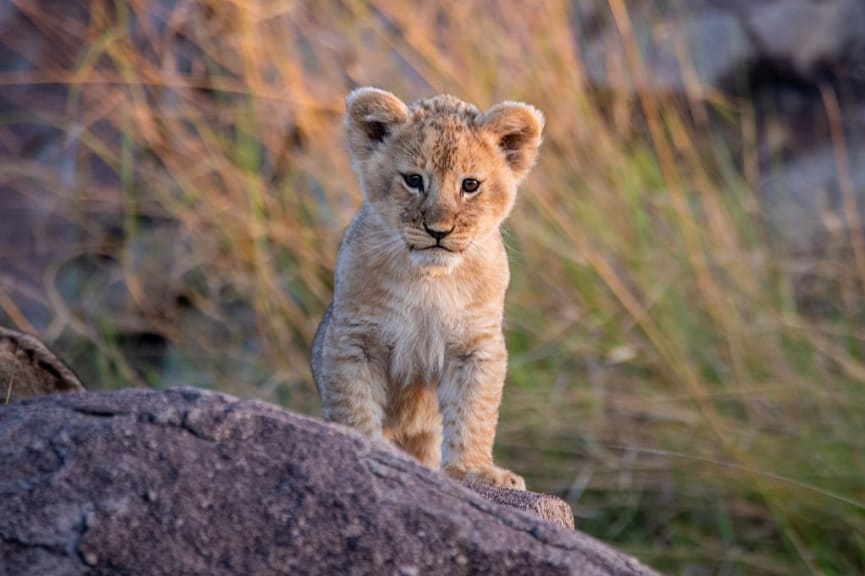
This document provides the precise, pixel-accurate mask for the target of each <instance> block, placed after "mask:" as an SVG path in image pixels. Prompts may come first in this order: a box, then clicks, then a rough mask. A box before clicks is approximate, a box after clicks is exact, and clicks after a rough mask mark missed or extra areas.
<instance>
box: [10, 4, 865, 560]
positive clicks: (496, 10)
mask: <svg viewBox="0 0 865 576" xmlns="http://www.w3.org/2000/svg"><path fill="white" fill-rule="evenodd" d="M15 4H19V3H18V2H15ZM20 5H21V6H22V10H24V9H27V10H30V11H31V12H30V14H29V17H30V18H32V19H33V20H34V21H37V22H40V23H41V24H42V25H43V26H44V29H47V30H51V29H53V28H52V27H60V28H62V29H64V31H65V32H64V33H66V34H69V35H72V36H73V37H76V38H78V40H79V41H80V43H79V46H84V47H85V48H84V49H82V51H81V53H80V56H78V57H77V61H76V65H75V66H74V69H68V70H66V69H62V70H61V69H55V68H52V67H51V66H50V65H45V66H42V67H41V68H40V69H38V70H36V71H34V72H28V73H26V74H22V73H16V74H14V75H13V74H11V73H9V74H7V73H3V76H4V78H5V80H4V82H5V83H6V84H7V85H8V84H10V83H20V84H28V83H32V84H38V83H48V82H50V83H56V84H58V85H60V86H64V87H65V88H66V89H67V90H68V98H67V100H66V103H65V106H63V107H62V109H60V110H56V111H53V112H52V111H45V110H42V109H39V110H37V109H34V110H33V111H32V114H28V116H27V118H22V117H15V118H4V119H3V122H4V123H12V124H14V123H22V122H27V123H35V124H41V125H45V126H48V127H51V128H59V129H60V130H62V131H63V134H64V136H63V138H64V145H63V150H62V151H61V154H62V157H63V158H65V159H67V160H70V162H71V166H72V170H73V171H74V177H73V178H71V179H70V178H66V176H68V174H67V175H66V176H64V174H62V173H59V171H57V170H46V169H45V166H44V163H42V161H41V160H40V159H38V158H24V159H22V158H3V159H0V178H2V180H3V182H4V183H5V184H7V185H9V186H12V187H13V188H17V189H18V190H19V191H22V190H23V191H31V192H32V193H36V194H43V195H44V194H53V195H55V196H56V201H57V203H58V205H62V206H66V207H68V210H66V212H65V213H66V214H67V215H68V224H69V225H71V226H72V227H73V229H74V230H75V231H76V234H75V236H74V241H71V242H64V243H63V244H62V245H57V246H55V247H54V249H53V255H54V261H53V262H52V264H51V266H50V267H49V269H48V271H47V272H46V275H45V286H44V287H43V288H44V289H45V290H47V292H46V294H47V298H48V304H47V305H48V307H49V309H50V310H51V314H52V316H51V318H50V320H51V322H50V325H49V326H48V328H47V329H46V330H45V332H44V333H46V334H48V336H49V337H50V338H57V340H56V342H55V344H56V347H57V348H59V350H60V351H61V353H62V354H63V355H65V356H66V357H67V358H68V359H69V361H70V363H71V364H72V365H73V366H75V367H76V368H77V369H78V371H79V372H80V373H81V375H82V376H83V379H84V380H85V381H89V382H92V383H93V384H94V387H102V388H113V387H118V388H119V387H125V386H130V385H150V386H157V387H160V386H168V385H175V384H179V383H185V384H194V385H199V386H205V387H211V388H216V389H220V390H224V391H227V392H229V393H233V394H237V395H241V396H244V397H258V398H263V399H266V400H270V401H274V402H279V403H281V404H283V405H285V406H286V407H289V408H291V409H294V410H299V411H303V412H307V413H312V414H315V413H316V412H317V410H318V401H317V396H316V392H315V388H314V386H313V384H312V380H311V376H310V373H309V368H308V354H309V349H310V345H311V342H312V339H313V334H314V332H315V329H316V326H317V323H318V320H319V319H320V317H321V315H322V313H323V311H324V309H325V307H326V306H327V304H328V302H329V300H330V295H331V290H332V278H333V276H332V275H333V267H334V264H335V258H336V254H337V248H338V244H339V240H340V237H341V233H342V231H343V229H344V228H345V226H346V225H347V223H348V222H349V220H350V219H351V216H352V215H353V213H354V211H355V210H356V209H357V207H358V206H359V204H360V202H361V198H360V196H359V191H358V186H357V183H356V180H355V178H354V176H353V175H352V173H351V169H350V166H349V162H348V156H347V152H346V151H345V147H344V145H343V140H342V124H341V122H342V121H341V113H342V99H343V97H344V95H345V94H346V93H347V92H348V91H349V90H350V89H351V88H353V87H356V86H360V85H376V86H380V87H384V88H387V89H389V90H391V91H393V92H394V93H396V94H398V95H400V96H402V97H404V98H405V99H407V100H411V99H414V98H417V97H422V96H425V95H429V94H433V93H439V92H450V93H453V94H455V95H457V96H459V97H462V98H464V99H466V100H470V101H473V102H475V103H477V104H478V105H479V106H481V107H484V106H488V105H491V104H493V103H495V102H497V101H499V100H502V99H519V100H525V101H528V102H531V103H533V104H535V105H537V106H538V107H539V108H541V109H542V110H543V111H544V112H545V114H546V116H547V118H548V126H547V130H546V136H545V144H544V147H543V149H542V152H541V158H540V162H539V165H538V166H537V168H536V169H535V171H534V172H533V174H532V175H531V176H530V177H529V179H528V180H527V182H526V183H525V185H524V186H523V189H522V192H521V200H520V202H519V204H518V206H517V209H516V210H515V212H514V214H513V216H512V217H511V219H510V221H509V226H508V234H507V243H508V245H509V247H510V253H511V257H512V271H513V282H512V288H511V291H510V293H509V297H508V308H507V337H508V343H509V349H510V354H511V360H510V374H509V384H508V387H507V388H506V392H505V404H504V406H503V411H502V417H501V424H500V431H499V436H498V442H497V450H498V458H499V459H500V460H501V461H502V464H503V465H505V466H508V467H511V468H512V469H514V470H516V471H519V472H521V473H524V474H525V476H526V478H527V481H528V483H529V486H530V488H532V489H535V490H539V491H545V492H550V493H554V494H559V495H561V496H563V497H565V498H566V499H568V501H569V502H570V503H571V504H572V505H573V508H574V511H575V514H576V517H577V525H578V527H579V528H580V529H582V530H585V531H588V532H590V533H592V534H594V535H596V536H597V537H598V538H600V539H602V540H604V541H607V542H610V543H612V544H614V545H617V546H619V547H620V548H622V549H623V550H625V551H627V552H630V553H632V554H634V555H636V556H637V557H639V558H641V559H643V560H644V561H645V562H647V563H648V564H650V565H652V566H654V567H656V568H657V569H659V570H661V571H664V572H670V573H687V574H694V573H719V574H756V573H761V574H778V575H788V574H817V573H825V574H853V573H863V572H865V458H863V457H862V454H865V415H863V414H865V410H863V408H865V403H863V398H865V395H863V394H865V390H863V386H865V358H863V354H862V350H863V347H862V340H863V339H865V332H863V329H862V322H861V320H862V314H863V304H865V274H863V272H865V271H863V270H860V269H859V268H857V266H856V265H855V259H854V255H855V248H856V245H855V244H856V243H855V242H851V241H850V240H849V239H848V238H847V237H846V235H845V234H844V233H843V232H838V233H837V234H836V238H837V245H836V246H833V247H832V249H831V250H827V251H826V253H825V255H823V256H820V257H813V258H810V259H807V260H803V259H800V258H794V255H792V254H790V253H789V251H787V250H786V249H785V247H784V246H783V245H782V244H780V243H778V242H774V241H772V240H771V238H772V236H771V234H769V233H768V231H767V230H766V226H765V223H764V218H763V214H762V208H761V199H760V196H759V195H758V193H757V183H758V182H759V179H760V176H761V175H760V174H759V173H758V170H757V162H756V161H755V158H756V150H755V147H754V140H755V139H754V138H753V134H754V133H755V130H756V127H755V125H754V113H753V110H752V109H751V108H750V105H749V103H748V102H747V101H732V100H725V99H724V97H722V96H720V95H713V99H712V102H711V104H710V103H708V102H706V101H702V102H698V103H697V104H693V105H689V104H683V103H681V102H680V103H678V104H677V103H674V102H670V101H666V100H662V99H660V98H658V97H657V96H656V95H654V94H652V93H650V92H641V93H640V94H639V98H637V99H631V98H630V97H629V96H626V95H623V94H599V93H597V92H591V91H589V90H587V86H586V82H585V74H584V71H583V65H582V63H581V60H580V56H579V52H578V50H576V49H575V44H574V41H573V35H574V18H573V15H572V13H571V12H572V10H573V9H572V7H571V6H570V3H569V2H566V1H551V2H546V3H544V4H543V8H530V7H529V6H530V5H531V3H527V4H525V5H522V4H511V3H506V2H495V1H489V2H477V3H466V2H459V1H456V0H445V1H442V2H420V1H417V2H415V1H412V2H398V1H396V0H367V1H359V0H358V1H355V0H346V1H343V2H320V3H311V2H310V3H308V5H306V6H305V5H304V4H303V3H297V2H289V1H278V0H272V1H271V0H261V1H255V2H253V1H244V0H233V1H230V2H226V1H219V0H204V1H199V2H187V1H184V0H178V1H177V2H167V1H159V0H114V1H109V0H93V1H92V2H90V8H91V12H90V22H89V23H83V22H71V23H70V22H65V21H64V20H63V17H62V16H60V15H57V14H52V13H47V12H46V13H41V12H38V11H36V10H35V9H32V8H27V7H26V6H30V3H25V2H20ZM610 7H611V8H613V10H612V11H611V17H612V20H611V22H612V25H614V26H616V27H617V28H618V29H619V30H620V31H621V32H622V33H623V37H624V38H625V41H626V44H627V42H629V41H631V42H632V39H630V38H629V28H628V21H627V14H626V13H625V12H624V11H623V9H622V7H621V2H620V1H616V0H610ZM629 54H630V56H631V57H630V59H629V66H630V73H632V74H635V75H637V76H639V74H641V64H640V62H639V57H638V56H637V55H636V53H635V52H630V53H629ZM0 90H2V88H0ZM34 106H35V105H34ZM707 110H708V112H707ZM709 115H711V116H713V117H714V118H715V119H714V120H713V121H712V122H709V121H708V120H707V118H708V116H709ZM710 127H714V128H713V129H712V130H710V129H709V128H710ZM64 178H65V179H64ZM31 192H28V193H31ZM835 217H836V218H837V219H839V220H840V221H842V222H843V221H845V215H844V214H837V215H835ZM0 287H2V285H0ZM40 290H41V289H40ZM4 296H6V294H5V293H4V292H2V291H0V308H2V310H3V313H4V314H5V316H6V318H5V319H4V322H5V323H7V324H8V323H12V324H18V325H19V327H22V328H27V327H28V326H27V325H26V324H27V323H28V320H27V318H26V317H25V315H24V314H22V311H21V310H22V308H21V306H22V303H21V302H20V301H17V302H16V300H15V299H14V298H8V297H4ZM33 298H34V299H37V298H39V296H37V295H35V294H34V296H33ZM815 303H816V304H815Z"/></svg>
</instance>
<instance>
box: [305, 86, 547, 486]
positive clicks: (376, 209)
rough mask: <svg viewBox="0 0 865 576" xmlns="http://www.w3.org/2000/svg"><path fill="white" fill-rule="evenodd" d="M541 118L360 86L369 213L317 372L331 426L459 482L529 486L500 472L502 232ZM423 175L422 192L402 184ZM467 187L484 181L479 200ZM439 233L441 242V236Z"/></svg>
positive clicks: (345, 255)
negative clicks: (408, 100) (409, 100)
mask: <svg viewBox="0 0 865 576" xmlns="http://www.w3.org/2000/svg"><path fill="white" fill-rule="evenodd" d="M543 124H544V120H543V115H542V114H541V113H540V112H539V111H538V110H536V109H535V108H533V107H531V106H529V105H526V104H522V103H518V102H503V103H501V104H498V105H496V106H494V107H492V108H490V109H489V110H487V111H484V112H482V111H480V110H478V109H477V108H476V107H475V106H473V105H471V104H468V103H466V102H463V101H461V100H459V99H457V98H455V97H453V96H447V95H442V96H435V97H433V98H428V99H424V100H419V101H417V102H414V103H413V104H411V105H406V104H405V103H403V102H402V101H401V100H399V99H398V98H397V97H396V96H394V95H393V94H390V93H389V92H384V91H382V90H377V89H375V88H361V89H359V90H356V91H354V92H352V93H351V94H350V95H349V96H348V98H347V100H346V132H347V137H348V143H349V149H350V151H351V155H352V162H353V166H354V169H355V172H356V173H357V175H358V177H359V179H360V184H361V188H362V190H363V194H364V198H365V203H364V205H363V207H362V208H361V210H360V212H359V213H358V214H357V216H356V217H355V219H354V221H353V222H352V224H351V226H350V227H349V230H348V232H347V233H346V236H345V239H344V240H343V243H342V247H341V249H340V254H339V259H338V264H337V270H336V282H335V289H334V301H333V304H332V305H331V306H330V308H329V309H328V311H327V313H326V314H325V317H324V319H323V320H322V322H321V325H320V326H319V329H318V333H317V334H316V338H315V343H314V346H313V361H312V369H313V376H314V378H315V382H316V385H317V386H318V390H319V394H320V396H321V401H322V408H323V411H324V416H325V418H326V419H327V420H330V421H334V422H339V423H341V424H345V425H348V426H351V427H353V428H355V429H357V430H359V431H361V432H363V433H365V434H367V435H369V436H372V437H383V438H386V439H389V440H391V441H392V442H394V443H395V444H397V445H398V446H400V447H401V448H403V449H404V450H406V451H407V452H409V453H410V454H412V455H414V456H415V457H416V458H417V459H418V460H420V461H421V462H423V463H424V464H426V465H427V466H430V467H432V468H436V469H438V468H440V467H443V468H444V470H445V471H446V472H447V473H449V474H451V475H452V476H455V477H457V478H470V479H474V480H479V481H482V482H486V483H489V484H493V485H497V486H507V487H513V488H521V489H522V488H525V482H524V481H523V479H522V478H521V477H520V476H518V475H516V474H514V473H512V472H510V471H508V470H505V469H503V468H499V467H497V466H495V465H494V464H493V458H492V448H493V440H494V437H495V430H496V424H497V421H498V412H499V405H500V403H501V398H502V388H503V386H504V380H505V372H506V366H507V351H506V350H505V342H504V337H503V335H502V313H503V307H504V297H505V290H506V289H507V285H508V281H509V271H508V262H507V255H506V253H505V248H504V244H503V242H502V238H501V233H500V231H499V226H500V225H501V223H502V222H503V221H504V219H505V218H506V217H507V216H508V214H509V213H510V211H511V209H512V208H513V205H514V200H515V198H516V190H517V185H518V184H519V182H520V181H521V180H522V179H523V178H524V177H525V175H526V174H527V173H528V172H529V170H530V169H531V167H532V165H533V164H534V161H535V157H536V155H537V150H538V146H539V145H540V140H541V132H542V130H543ZM406 174H420V175H421V176H422V177H423V182H424V184H423V191H420V190H417V189H412V188H410V187H409V186H408V185H407V184H406V180H405V179H404V175H406ZM466 178H471V179H476V180H478V181H480V182H481V185H480V188H479V189H478V191H477V192H476V193H474V194H468V193H465V192H464V191H463V189H462V187H463V181H464V180H465V179H466ZM437 236H438V237H437Z"/></svg>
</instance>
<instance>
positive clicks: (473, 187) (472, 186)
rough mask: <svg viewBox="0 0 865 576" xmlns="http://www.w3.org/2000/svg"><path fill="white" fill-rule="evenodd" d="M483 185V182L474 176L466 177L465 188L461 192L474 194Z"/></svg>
mask: <svg viewBox="0 0 865 576" xmlns="http://www.w3.org/2000/svg"><path fill="white" fill-rule="evenodd" d="M480 187H481V183H480V182H479V181H478V180H475V179H474V178H466V179H465V180H463V188H462V190H461V192H462V193H463V194H467V195H472V194H475V193H476V192H477V191H478V189H479V188H480Z"/></svg>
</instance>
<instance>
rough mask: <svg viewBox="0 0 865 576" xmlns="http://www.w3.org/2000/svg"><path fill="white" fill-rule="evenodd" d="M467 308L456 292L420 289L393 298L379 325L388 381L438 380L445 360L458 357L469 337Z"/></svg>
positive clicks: (427, 288) (469, 314)
mask: <svg viewBox="0 0 865 576" xmlns="http://www.w3.org/2000/svg"><path fill="white" fill-rule="evenodd" d="M467 307H470V301H469V299H468V298H466V296H465V295H464V294H461V293H459V292H457V293H448V292H447V291H435V290H430V289H429V287H422V288H420V289H415V290H408V291H403V292H401V293H394V294H392V295H391V298H390V299H389V300H388V305H387V310H386V311H385V318H383V320H384V322H383V323H382V324H380V325H379V327H380V328H382V330H381V332H380V335H379V337H380V338H381V340H382V344H384V346H385V349H386V350H388V351H389V356H390V357H389V358H388V368H389V373H390V376H391V378H393V379H396V380H401V381H404V382H407V383H410V382H411V381H414V380H417V379H422V380H426V381H432V380H438V379H439V378H440V377H441V374H442V373H443V372H444V368H445V365H446V362H447V360H448V357H449V356H450V355H452V354H455V353H459V351H460V350H461V349H462V348H463V347H464V343H465V342H466V341H467V340H468V339H469V335H470V334H471V331H472V322H471V319H472V314H471V313H470V311H469V310H467Z"/></svg>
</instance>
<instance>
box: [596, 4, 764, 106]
mask: <svg viewBox="0 0 865 576" xmlns="http://www.w3.org/2000/svg"><path fill="white" fill-rule="evenodd" d="M633 26H634V35H635V39H636V42H637V46H638V47H639V48H640V54H641V59H642V64H643V66H644V68H645V70H646V75H645V81H646V85H644V86H635V85H634V82H633V79H632V78H631V75H630V72H629V70H630V68H629V66H628V62H627V59H626V57H625V49H624V44H623V42H622V38H621V36H620V35H619V33H618V31H617V30H615V29H608V30H607V31H606V32H605V33H603V34H600V35H599V36H598V37H597V38H595V39H594V40H592V41H591V42H590V43H589V44H588V46H587V48H586V51H585V54H584V60H585V66H586V71H587V73H588V78H589V82H590V84H591V85H593V86H595V87H600V88H604V89H612V90H626V91H629V92H630V91H633V90H634V89H635V88H638V89H642V90H645V89H650V90H654V91H659V92H672V93H677V92H684V91H685V90H686V86H687V84H686V82H685V78H686V76H685V75H684V74H683V66H682V58H681V56H680V51H681V53H682V54H684V55H685V57H686V58H687V62H686V64H687V66H688V68H689V69H691V70H693V72H694V74H695V76H696V78H695V79H696V80H698V82H699V84H700V85H701V86H713V87H717V86H719V85H722V84H723V83H724V82H726V81H727V80H728V79H729V78H731V77H732V76H733V75H734V73H735V72H736V71H738V70H741V69H743V68H744V67H745V66H746V65H747V64H748V63H749V62H750V61H751V60H752V59H753V58H754V48H753V46H752V44H751V42H750V41H749V40H748V37H747V36H746V34H745V30H744V28H743V27H742V25H741V23H740V22H739V20H738V19H737V18H735V17H734V16H733V15H731V14H730V13H728V12H725V11H723V10H717V9H707V10H705V11H703V12H699V13H689V12H685V13H684V14H682V15H680V16H677V17H669V18H666V19H661V20H659V21H654V20H653V19H651V18H648V17H646V18H640V17H635V19H634V20H633ZM677 45H679V46H681V48H680V49H679V48H678V46H677Z"/></svg>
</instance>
